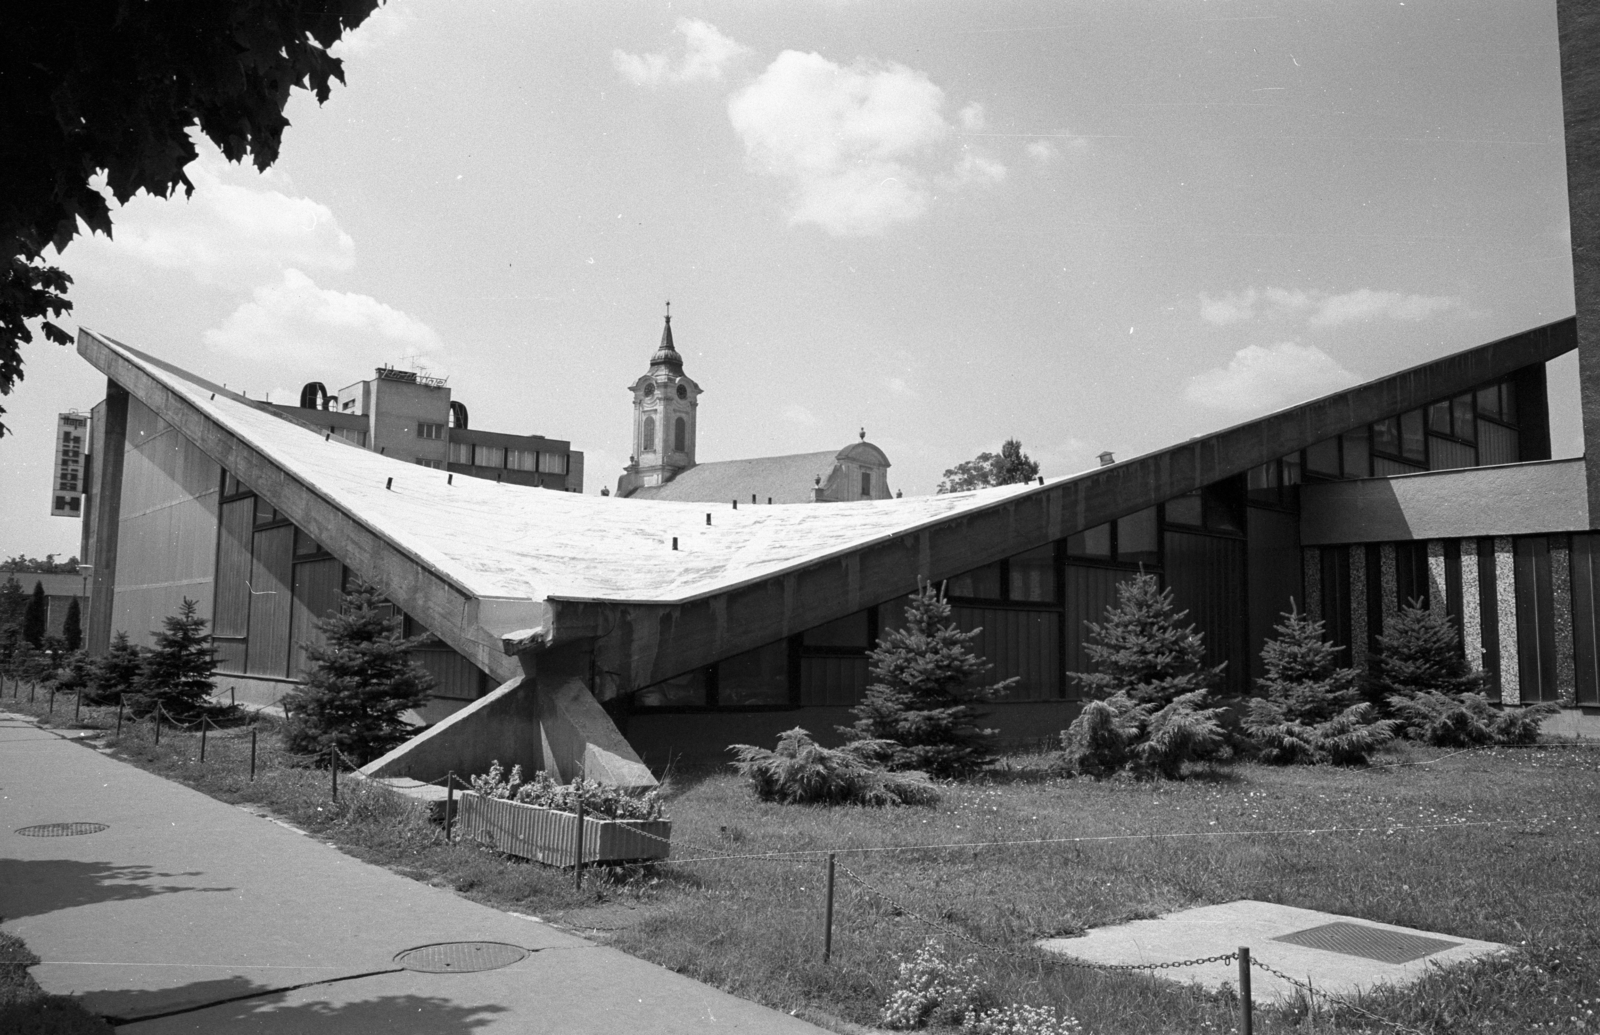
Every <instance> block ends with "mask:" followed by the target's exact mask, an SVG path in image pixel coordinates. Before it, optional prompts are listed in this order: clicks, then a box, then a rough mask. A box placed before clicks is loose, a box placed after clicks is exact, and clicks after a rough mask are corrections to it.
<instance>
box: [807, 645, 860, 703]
mask: <svg viewBox="0 0 1600 1035" xmlns="http://www.w3.org/2000/svg"><path fill="white" fill-rule="evenodd" d="M867 683H868V673H867V659H866V658H865V657H857V658H849V657H828V656H821V655H819V656H811V657H806V656H802V657H801V659H800V703H801V704H802V705H805V706H807V707H823V706H850V705H855V704H858V703H860V701H861V695H862V693H863V692H864V691H865V690H866V688H867Z"/></svg>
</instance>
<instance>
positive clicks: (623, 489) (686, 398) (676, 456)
mask: <svg viewBox="0 0 1600 1035" xmlns="http://www.w3.org/2000/svg"><path fill="white" fill-rule="evenodd" d="M630 387H631V391H632V392H633V452H632V454H631V455H630V456H629V458H628V461H629V462H628V466H627V468H626V469H625V470H624V471H623V474H622V477H621V478H619V479H618V480H617V495H618V496H624V497H628V498H631V499H641V500H672V501H675V502H679V503H730V504H731V503H732V502H733V501H735V500H737V501H739V502H748V503H750V504H753V505H765V504H768V503H772V504H778V503H841V502H844V501H847V500H886V499H889V498H890V497H891V496H892V495H893V493H891V492H890V491H889V466H890V465H889V458H888V457H887V456H885V455H884V453H883V450H881V449H879V448H878V447H877V446H875V445H873V444H872V443H870V442H868V441H867V433H866V430H865V429H863V430H862V432H861V440H860V441H859V442H852V443H850V444H849V445H847V446H845V447H844V448H843V449H841V450H838V451H837V452H835V451H833V450H826V451H823V452H820V453H791V454H789V455H787V456H759V457H753V458H751V459H748V460H721V461H715V462H712V463H704V464H702V463H697V462H696V461H695V455H694V454H695V443H696V442H697V441H698V430H699V429H698V427H697V419H698V417H699V411H700V395H701V388H700V386H699V385H698V384H696V383H695V382H694V380H693V379H692V378H690V377H689V376H687V375H686V374H684V372H683V357H682V356H681V355H680V354H679V353H678V350H677V347H676V346H675V345H674V344H673V341H672V317H671V315H670V314H669V315H668V316H667V317H666V322H665V324H664V325H663V327H662V329H661V346H660V347H659V348H658V349H656V353H655V355H654V356H652V357H650V369H649V370H647V371H646V372H645V373H644V374H642V375H640V377H639V379H638V380H637V381H635V382H634V383H633V384H632V386H630Z"/></svg>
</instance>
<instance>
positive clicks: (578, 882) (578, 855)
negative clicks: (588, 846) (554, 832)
mask: <svg viewBox="0 0 1600 1035" xmlns="http://www.w3.org/2000/svg"><path fill="white" fill-rule="evenodd" d="M575 840H576V842H577V843H576V846H575V847H574V848H573V851H572V887H573V888H574V890H577V891H582V890H583V797H582V792H581V791H580V792H579V797H578V836H577V838H576V839H575Z"/></svg>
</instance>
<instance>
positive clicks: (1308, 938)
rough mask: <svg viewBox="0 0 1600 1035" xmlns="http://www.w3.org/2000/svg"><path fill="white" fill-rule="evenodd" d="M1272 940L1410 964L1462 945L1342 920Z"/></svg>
mask: <svg viewBox="0 0 1600 1035" xmlns="http://www.w3.org/2000/svg"><path fill="white" fill-rule="evenodd" d="M1272 940H1273V941H1275V942H1288V943H1289V944H1290V945H1303V946H1305V947H1306V948H1308V949H1322V950H1323V951H1325V952H1338V953H1342V954H1344V955H1346V956H1359V957H1361V958H1362V959H1367V960H1377V961H1378V962H1380V963H1410V962H1411V961H1412V960H1420V959H1421V958H1422V957H1424V956H1432V955H1433V954H1434V953H1436V952H1443V951H1444V950H1445V949H1453V948H1455V947H1456V946H1457V945H1460V944H1461V943H1460V942H1448V941H1445V940H1444V939H1443V938H1425V937H1423V936H1422V935H1420V934H1402V933H1400V932H1399V931H1386V930H1384V929H1383V928H1381V927H1368V926H1367V925H1365V924H1352V923H1347V922H1345V921H1343V920H1338V921H1335V922H1334V923H1331V924H1323V925H1322V926H1321V927H1308V928H1306V929H1305V930H1304V931H1295V932H1294V933H1293V934H1285V935H1281V936H1279V937H1277V938H1274V939H1272Z"/></svg>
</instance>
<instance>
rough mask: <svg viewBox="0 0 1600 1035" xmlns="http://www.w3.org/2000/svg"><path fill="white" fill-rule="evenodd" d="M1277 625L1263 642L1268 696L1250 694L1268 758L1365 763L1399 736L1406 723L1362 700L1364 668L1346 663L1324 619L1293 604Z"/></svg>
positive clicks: (1249, 720)
mask: <svg viewBox="0 0 1600 1035" xmlns="http://www.w3.org/2000/svg"><path fill="white" fill-rule="evenodd" d="M1275 629H1276V632H1277V636H1276V637H1275V638H1273V639H1271V640H1268V641H1267V643H1266V645H1265V646H1264V647H1262V649H1261V661H1262V664H1263V665H1264V666H1265V668H1266V674H1265V675H1264V676H1262V678H1260V679H1258V680H1257V681H1256V687H1257V688H1258V689H1259V690H1260V691H1261V693H1262V696H1261V697H1256V698H1253V699H1251V701H1250V705H1249V710H1248V712H1247V714H1246V718H1245V722H1244V728H1245V732H1246V733H1247V734H1249V736H1250V739H1251V740H1252V741H1254V742H1255V744H1256V746H1257V747H1258V748H1260V750H1261V760H1262V761H1263V762H1270V763H1274V764H1279V765H1287V764H1293V763H1304V764H1310V765H1315V764H1319V763H1323V762H1331V763H1334V764H1337V765H1361V764H1364V763H1365V762H1366V760H1367V755H1368V754H1370V753H1371V752H1373V751H1375V750H1377V749H1378V748H1379V747H1382V746H1383V745H1384V744H1387V743H1388V742H1389V741H1391V740H1393V739H1394V735H1395V730H1396V729H1397V727H1398V725H1399V724H1398V723H1396V722H1394V721H1393V720H1389V719H1379V718H1378V717H1377V716H1376V715H1375V714H1374V709H1373V707H1372V705H1371V704H1369V703H1368V702H1366V701H1363V700H1362V699H1361V691H1360V690H1359V689H1358V686H1357V684H1358V682H1359V679H1360V676H1359V674H1358V673H1357V672H1356V670H1355V669H1352V668H1341V667H1339V663H1338V652H1339V649H1340V648H1338V647H1335V646H1334V645H1333V644H1331V643H1329V642H1328V641H1327V640H1326V639H1324V638H1323V625H1322V623H1321V622H1320V621H1312V620H1311V619H1310V618H1307V617H1306V616H1305V615H1303V614H1301V613H1300V612H1299V611H1298V610H1297V609H1291V610H1290V611H1289V612H1287V613H1286V614H1284V616H1283V620H1282V621H1281V622H1279V623H1278V624H1277V626H1276V627H1275Z"/></svg>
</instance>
